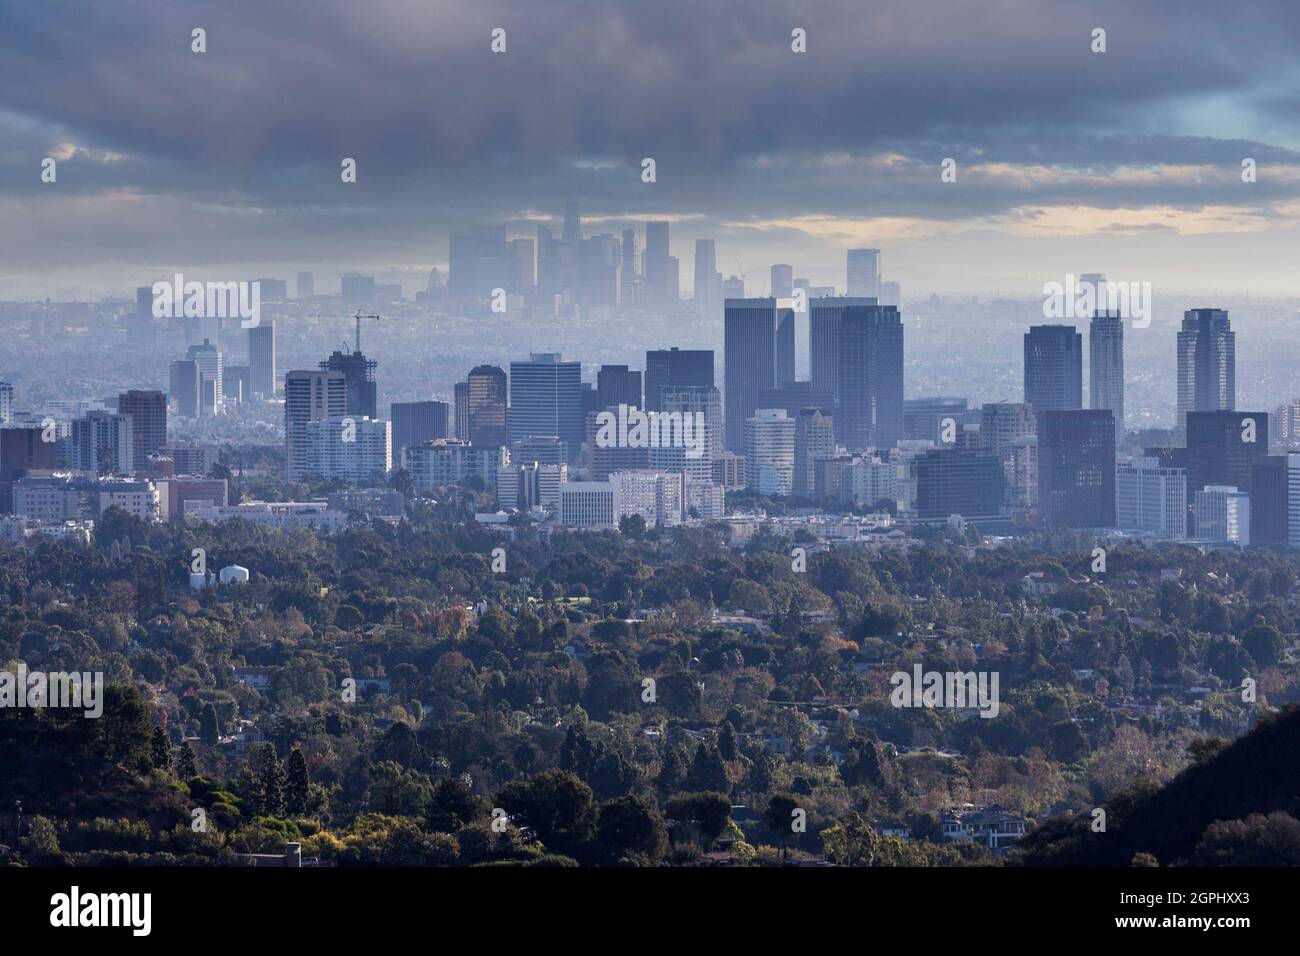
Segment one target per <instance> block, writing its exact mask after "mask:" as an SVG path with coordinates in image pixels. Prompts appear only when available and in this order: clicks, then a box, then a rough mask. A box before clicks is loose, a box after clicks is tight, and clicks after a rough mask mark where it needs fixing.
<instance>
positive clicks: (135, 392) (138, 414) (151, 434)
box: [117, 389, 167, 468]
mask: <svg viewBox="0 0 1300 956" xmlns="http://www.w3.org/2000/svg"><path fill="white" fill-rule="evenodd" d="M117 411H118V414H119V415H130V416H131V436H132V454H133V459H134V463H135V467H136V468H143V467H144V466H145V464H146V463H147V462H148V461H149V456H150V455H157V454H161V453H162V450H163V448H165V447H166V446H167V396H166V395H164V394H163V393H162V392H160V391H158V390H157V389H132V390H131V391H128V392H123V393H122V394H121V395H119V396H118V398H117Z"/></svg>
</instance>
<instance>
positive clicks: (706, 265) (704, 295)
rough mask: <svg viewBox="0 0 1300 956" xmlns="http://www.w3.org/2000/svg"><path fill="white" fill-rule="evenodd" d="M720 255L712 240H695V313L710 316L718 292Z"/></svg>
mask: <svg viewBox="0 0 1300 956" xmlns="http://www.w3.org/2000/svg"><path fill="white" fill-rule="evenodd" d="M717 275H718V255H717V247H716V245H715V243H714V241H713V240H712V239H696V240H695V311H696V312H698V313H699V314H700V315H709V314H710V313H712V311H713V307H714V296H715V293H716V292H717V289H716V286H717V282H718V279H717Z"/></svg>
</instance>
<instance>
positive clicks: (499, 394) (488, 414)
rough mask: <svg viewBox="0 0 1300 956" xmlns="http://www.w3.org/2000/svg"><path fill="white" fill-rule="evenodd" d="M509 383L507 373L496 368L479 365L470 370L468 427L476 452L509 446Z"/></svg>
mask: <svg viewBox="0 0 1300 956" xmlns="http://www.w3.org/2000/svg"><path fill="white" fill-rule="evenodd" d="M507 381H508V380H507V378H506V373H505V372H504V371H503V370H502V369H500V368H499V367H497V366H495V365H478V366H476V367H474V368H473V369H471V370H470V373H469V378H468V398H467V403H466V415H467V418H468V421H467V422H466V423H465V424H466V426H467V429H468V435H467V437H468V438H469V441H470V444H472V445H473V446H474V447H476V448H505V447H507V446H508V444H509V438H508V436H507V431H506V419H507V414H506V403H507V400H508V399H507V395H508V392H509V389H508V386H507ZM463 437H464V436H463Z"/></svg>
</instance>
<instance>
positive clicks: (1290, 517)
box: [1286, 455, 1300, 548]
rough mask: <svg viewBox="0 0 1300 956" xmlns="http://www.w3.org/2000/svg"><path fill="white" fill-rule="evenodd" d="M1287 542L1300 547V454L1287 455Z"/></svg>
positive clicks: (1294, 546)
mask: <svg viewBox="0 0 1300 956" xmlns="http://www.w3.org/2000/svg"><path fill="white" fill-rule="evenodd" d="M1286 487H1287V498H1286V517H1287V544H1289V545H1291V547H1293V548H1300V455H1287V456H1286Z"/></svg>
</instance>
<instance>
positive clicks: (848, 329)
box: [814, 305, 903, 451]
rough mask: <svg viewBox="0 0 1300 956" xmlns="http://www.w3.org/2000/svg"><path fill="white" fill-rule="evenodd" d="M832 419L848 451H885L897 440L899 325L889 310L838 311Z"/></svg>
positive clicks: (900, 398)
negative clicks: (836, 365)
mask: <svg viewBox="0 0 1300 956" xmlns="http://www.w3.org/2000/svg"><path fill="white" fill-rule="evenodd" d="M814 387H815V383H814ZM834 418H835V437H836V440H837V441H839V442H841V443H842V444H843V445H845V446H846V447H848V449H849V450H850V451H861V450H862V449H865V448H879V449H884V450H887V449H890V448H893V447H894V444H895V443H896V442H897V441H898V440H899V439H900V438H902V437H903V321H902V318H901V317H900V316H899V314H898V309H897V308H895V307H894V306H892V305H853V306H846V307H845V308H844V309H843V310H842V312H841V313H840V328H839V371H838V374H837V376H836V393H835V409H834Z"/></svg>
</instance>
